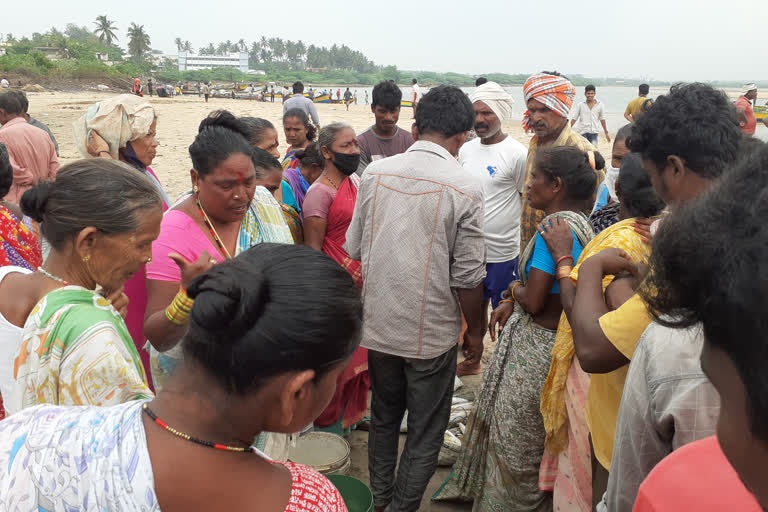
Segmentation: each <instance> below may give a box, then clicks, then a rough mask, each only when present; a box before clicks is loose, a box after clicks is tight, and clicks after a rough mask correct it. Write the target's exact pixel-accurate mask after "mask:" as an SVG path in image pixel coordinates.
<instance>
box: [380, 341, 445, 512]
mask: <svg viewBox="0 0 768 512" xmlns="http://www.w3.org/2000/svg"><path fill="white" fill-rule="evenodd" d="M457 351H458V346H454V347H453V348H452V349H450V350H449V351H448V352H446V353H444V354H443V355H441V356H438V357H436V358H434V359H408V358H403V357H398V356H392V355H389V354H384V353H382V352H375V351H373V350H369V351H368V371H369V373H370V377H371V392H372V400H371V427H370V432H369V434H368V470H369V472H370V477H371V489H372V490H373V496H374V503H375V504H376V506H377V507H378V506H383V505H387V504H389V509H388V511H389V512H405V511H409V512H410V511H416V510H418V509H419V506H420V505H421V498H422V496H423V495H424V491H425V490H426V489H427V484H428V483H429V479H430V478H432V475H434V473H435V469H436V468H437V456H438V455H439V453H440V448H441V447H442V445H443V435H444V434H445V429H446V428H447V427H448V420H449V417H450V414H451V399H452V398H453V379H454V377H455V375H456V354H457ZM406 410H408V434H407V436H406V441H405V448H404V449H403V453H402V455H401V456H400V465H399V467H398V468H397V476H395V468H396V467H397V465H398V464H397V448H398V439H399V437H400V423H401V422H402V420H403V415H404V413H405V411H406Z"/></svg>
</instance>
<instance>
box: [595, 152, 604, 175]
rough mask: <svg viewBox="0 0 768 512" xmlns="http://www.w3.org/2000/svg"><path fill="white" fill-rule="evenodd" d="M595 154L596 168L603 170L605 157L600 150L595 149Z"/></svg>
mask: <svg viewBox="0 0 768 512" xmlns="http://www.w3.org/2000/svg"><path fill="white" fill-rule="evenodd" d="M594 156H595V170H596V171H602V170H603V169H605V158H603V155H601V154H600V152H599V151H595V152H594Z"/></svg>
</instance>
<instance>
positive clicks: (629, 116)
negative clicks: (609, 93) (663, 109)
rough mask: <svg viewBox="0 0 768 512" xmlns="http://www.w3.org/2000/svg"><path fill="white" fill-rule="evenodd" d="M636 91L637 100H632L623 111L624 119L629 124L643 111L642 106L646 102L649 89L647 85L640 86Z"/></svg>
mask: <svg viewBox="0 0 768 512" xmlns="http://www.w3.org/2000/svg"><path fill="white" fill-rule="evenodd" d="M637 89H638V94H637V98H635V99H633V100H632V101H630V102H629V103H628V104H627V108H626V110H624V119H626V120H627V121H629V122H630V123H634V122H635V121H637V115H638V114H640V113H641V112H642V111H643V106H645V102H646V101H649V100H648V93H649V92H650V90H651V88H650V86H649V85H648V84H640V87H638V88H637Z"/></svg>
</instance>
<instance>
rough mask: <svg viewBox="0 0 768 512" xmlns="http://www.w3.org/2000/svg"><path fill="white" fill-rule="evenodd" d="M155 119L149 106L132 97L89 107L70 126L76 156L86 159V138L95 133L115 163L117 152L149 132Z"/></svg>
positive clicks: (129, 95)
mask: <svg viewBox="0 0 768 512" xmlns="http://www.w3.org/2000/svg"><path fill="white" fill-rule="evenodd" d="M154 120H155V111H154V109H153V108H152V105H150V103H149V102H148V101H147V100H145V99H144V98H140V97H139V96H136V95H134V94H121V95H120V96H115V97H114V98H109V99H106V100H103V101H100V102H98V103H96V104H95V105H91V106H90V107H89V108H88V110H87V111H86V112H85V114H83V115H82V116H81V117H80V119H78V120H77V121H75V122H73V123H72V128H73V129H74V132H75V143H76V144H77V147H78V149H79V150H80V154H81V155H83V157H85V158H87V157H88V156H89V155H88V149H87V146H88V139H90V136H91V130H96V132H98V134H99V135H101V137H102V138H103V139H104V140H105V141H106V142H107V144H109V153H110V154H111V155H112V158H114V159H115V160H117V158H118V151H119V150H120V148H124V147H125V146H126V144H127V143H128V142H131V141H134V140H136V139H138V138H140V137H143V136H145V135H146V134H147V133H149V128H150V127H151V126H152V123H153V122H154Z"/></svg>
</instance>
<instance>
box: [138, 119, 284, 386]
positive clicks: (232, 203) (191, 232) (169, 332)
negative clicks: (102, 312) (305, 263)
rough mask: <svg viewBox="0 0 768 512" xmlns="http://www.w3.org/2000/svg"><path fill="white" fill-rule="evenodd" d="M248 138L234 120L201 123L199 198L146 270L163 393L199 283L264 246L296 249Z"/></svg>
mask: <svg viewBox="0 0 768 512" xmlns="http://www.w3.org/2000/svg"><path fill="white" fill-rule="evenodd" d="M247 137H248V130H247V129H246V128H245V127H244V126H243V124H242V123H241V122H240V121H239V120H238V119H236V118H235V116H233V115H232V114H231V113H229V112H226V111H218V112H214V113H213V114H211V115H210V116H209V117H207V118H206V119H204V120H203V121H202V122H201V123H200V129H199V131H198V134H197V137H195V141H194V142H193V143H192V145H191V146H190V147H189V154H190V156H191V158H192V170H191V171H190V177H191V180H192V192H191V193H190V194H188V195H187V196H185V197H184V198H182V199H181V200H180V201H179V202H178V203H177V204H176V205H174V206H173V207H172V208H171V209H170V210H169V211H168V212H167V213H166V214H165V216H164V217H163V225H162V230H161V233H160V237H159V238H158V239H157V241H156V242H155V243H154V244H153V250H152V257H153V258H152V262H151V263H150V264H149V265H148V266H147V291H148V297H149V303H148V305H147V311H146V315H145V322H144V332H145V333H146V335H147V338H149V342H150V343H151V345H152V349H151V351H150V352H151V360H152V370H153V378H154V380H155V385H156V386H157V387H158V389H160V388H161V387H162V386H163V382H164V379H165V378H166V377H167V375H168V374H169V373H170V371H171V370H172V369H173V367H174V366H175V365H176V362H177V361H178V358H179V357H180V354H181V350H180V347H177V345H178V343H179V341H180V340H181V338H182V337H183V335H184V333H185V332H186V330H187V328H188V322H187V321H186V318H184V317H183V315H182V316H179V312H180V311H184V310H185V309H188V306H186V304H187V303H188V300H189V299H188V297H187V294H186V291H185V290H187V288H188V287H189V283H190V282H191V281H192V279H193V278H195V277H197V276H198V275H200V274H202V273H203V272H205V271H206V270H208V269H209V268H210V267H211V266H212V265H213V264H215V263H221V262H224V261H226V260H229V259H232V258H233V257H235V256H237V255H238V254H239V253H241V252H242V251H245V250H247V249H249V248H250V247H253V246H254V245H256V244H260V243H263V242H276V243H286V244H292V243H293V238H292V237H291V232H290V230H289V229H288V226H287V224H286V223H285V219H284V218H283V214H282V211H281V209H280V205H279V204H278V202H277V201H276V200H275V198H274V197H272V194H270V192H269V191H268V190H267V189H266V188H264V187H263V186H257V184H256V182H257V179H258V178H259V174H265V173H264V171H263V168H262V167H263V166H261V165H260V166H259V174H257V170H256V165H255V163H254V155H253V152H254V150H253V148H252V146H251V144H250V143H249V142H248V140H247Z"/></svg>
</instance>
